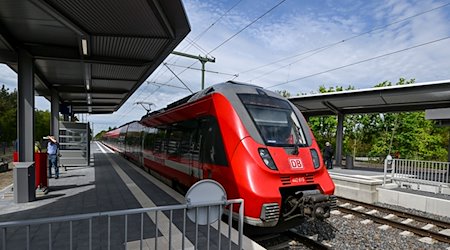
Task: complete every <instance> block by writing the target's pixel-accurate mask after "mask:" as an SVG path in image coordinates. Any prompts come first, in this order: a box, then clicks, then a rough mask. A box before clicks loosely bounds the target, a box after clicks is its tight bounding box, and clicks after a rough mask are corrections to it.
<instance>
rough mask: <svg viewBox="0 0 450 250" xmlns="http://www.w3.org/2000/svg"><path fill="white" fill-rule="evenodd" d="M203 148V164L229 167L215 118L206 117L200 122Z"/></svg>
mask: <svg viewBox="0 0 450 250" xmlns="http://www.w3.org/2000/svg"><path fill="white" fill-rule="evenodd" d="M199 136H200V137H201V142H202V144H201V148H200V160H201V162H203V163H209V164H215V165H222V166H228V162H227V157H226V154H225V149H224V147H223V140H222V135H221V133H220V130H219V126H218V124H217V121H216V119H215V118H214V117H205V118H204V119H202V120H201V121H200V133H199Z"/></svg>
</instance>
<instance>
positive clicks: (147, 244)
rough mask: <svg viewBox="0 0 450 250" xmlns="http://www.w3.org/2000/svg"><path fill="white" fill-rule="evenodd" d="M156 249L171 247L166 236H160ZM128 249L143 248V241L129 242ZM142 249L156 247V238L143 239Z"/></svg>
mask: <svg viewBox="0 0 450 250" xmlns="http://www.w3.org/2000/svg"><path fill="white" fill-rule="evenodd" d="M157 244H158V245H157V248H156V249H169V242H168V241H167V239H166V237H158V243H157ZM127 249H141V241H140V240H136V241H130V242H127ZM142 249H155V238H151V239H144V240H142Z"/></svg>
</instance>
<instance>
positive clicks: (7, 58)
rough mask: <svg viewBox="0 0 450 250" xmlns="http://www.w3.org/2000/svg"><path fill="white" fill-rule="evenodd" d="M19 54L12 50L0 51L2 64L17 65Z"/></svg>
mask: <svg viewBox="0 0 450 250" xmlns="http://www.w3.org/2000/svg"><path fill="white" fill-rule="evenodd" d="M17 62H18V59H17V54H16V53H15V52H13V51H10V50H0V63H5V64H8V63H17Z"/></svg>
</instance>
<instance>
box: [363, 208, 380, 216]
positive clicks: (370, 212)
mask: <svg viewBox="0 0 450 250" xmlns="http://www.w3.org/2000/svg"><path fill="white" fill-rule="evenodd" d="M376 213H378V210H375V209H374V210H370V211H369V212H366V214H370V215H372V214H376Z"/></svg>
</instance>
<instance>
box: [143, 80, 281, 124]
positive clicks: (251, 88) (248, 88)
mask: <svg viewBox="0 0 450 250" xmlns="http://www.w3.org/2000/svg"><path fill="white" fill-rule="evenodd" d="M213 93H222V94H225V95H227V94H237V93H252V94H265V95H268V96H274V97H280V96H279V95H278V94H276V93H274V92H272V91H269V90H266V89H264V88H262V87H260V86H256V85H253V84H249V83H243V82H237V81H227V82H223V83H218V84H215V85H213V86H210V87H208V88H206V89H204V90H201V91H198V92H196V93H193V94H191V95H188V96H186V97H184V98H182V99H180V100H178V101H175V102H173V103H170V104H168V105H167V106H166V107H165V108H162V109H159V110H156V111H153V112H151V113H149V114H147V115H144V116H143V117H142V118H141V120H142V119H145V118H148V117H152V116H155V115H158V114H161V113H163V112H165V111H167V110H169V109H172V108H175V107H178V106H181V105H183V104H185V103H190V102H194V101H196V100H198V99H200V98H202V97H204V96H207V95H210V94H213Z"/></svg>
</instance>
